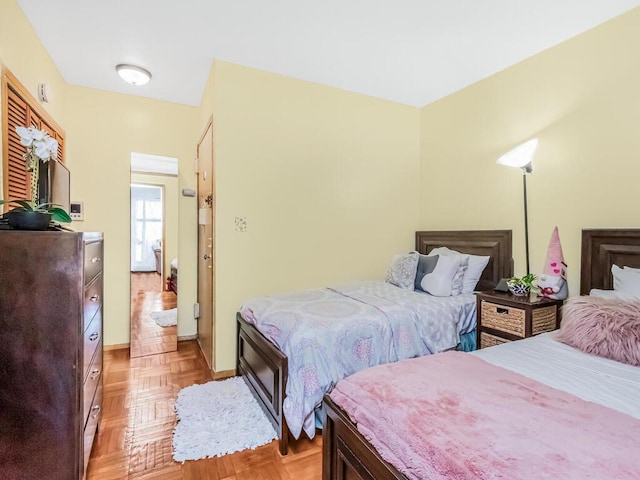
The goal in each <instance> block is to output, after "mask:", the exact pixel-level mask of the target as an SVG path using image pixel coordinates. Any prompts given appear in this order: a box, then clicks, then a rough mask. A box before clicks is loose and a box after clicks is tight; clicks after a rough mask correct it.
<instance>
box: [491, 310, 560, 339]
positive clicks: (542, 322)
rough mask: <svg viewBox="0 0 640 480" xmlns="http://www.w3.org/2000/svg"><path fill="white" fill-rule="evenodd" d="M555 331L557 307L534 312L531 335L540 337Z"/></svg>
mask: <svg viewBox="0 0 640 480" xmlns="http://www.w3.org/2000/svg"><path fill="white" fill-rule="evenodd" d="M483 319H484V317H483ZM555 329H556V307H545V308H538V309H536V310H534V311H533V322H532V325H531V335H538V334H539V333H544V332H550V331H551V330H555Z"/></svg>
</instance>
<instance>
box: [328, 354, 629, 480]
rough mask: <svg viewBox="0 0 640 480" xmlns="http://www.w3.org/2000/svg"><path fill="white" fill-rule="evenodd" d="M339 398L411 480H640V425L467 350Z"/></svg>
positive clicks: (408, 365) (401, 365) (383, 369)
mask: <svg viewBox="0 0 640 480" xmlns="http://www.w3.org/2000/svg"><path fill="white" fill-rule="evenodd" d="M331 398H332V399H333V400H334V401H335V402H336V403H337V404H338V405H340V406H341V407H342V408H343V409H344V410H345V411H346V412H347V414H348V415H349V416H350V417H351V419H352V420H353V421H354V422H355V423H356V424H357V426H358V430H359V431H360V432H361V433H362V434H363V435H364V436H365V438H367V439H368V440H369V441H370V442H371V443H372V444H373V446H374V447H375V448H376V450H378V452H379V453H380V454H381V456H382V457H383V458H384V459H385V460H387V461H388V462H389V463H391V464H392V465H394V466H395V467H396V468H397V469H398V470H400V471H401V472H402V473H404V474H405V475H406V476H407V477H409V478H411V479H429V480H435V479H445V478H446V479H497V478H500V479H510V480H515V479H526V480H538V479H563V480H566V479H576V480H577V479H580V480H583V479H602V480H614V479H634V480H637V479H640V420H638V419H635V418H633V417H630V416H627V415H625V414H622V413H619V412H617V411H615V410H611V409H609V408H606V407H603V406H600V405H596V404H594V403H590V402H586V401H584V400H581V399H579V398H577V397H574V396H573V395H570V394H568V393H564V392H561V391H559V390H556V389H553V388H551V387H548V386H546V385H544V384H541V383H539V382H537V381H535V380H531V379H529V378H527V377H524V376H522V375H519V374H517V373H514V372H511V371H508V370H505V369H503V368H500V367H496V366H494V365H491V364H489V363H487V362H485V361H484V360H481V359H479V358H477V357H475V356H472V355H468V354H465V353H460V352H447V353H443V354H439V355H432V356H429V357H422V358H416V359H414V360H406V361H402V362H398V363H395V364H389V365H382V366H379V367H373V368H370V369H367V370H364V371H361V372H358V373H356V374H355V375H352V376H351V377H349V378H347V379H345V380H342V381H340V382H339V383H338V384H337V386H336V388H335V389H334V390H333V392H332V393H331Z"/></svg>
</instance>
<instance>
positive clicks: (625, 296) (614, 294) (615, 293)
mask: <svg viewBox="0 0 640 480" xmlns="http://www.w3.org/2000/svg"><path fill="white" fill-rule="evenodd" d="M589 296H590V297H600V298H616V299H618V300H624V301H626V302H635V301H640V295H634V294H633V293H629V292H622V291H620V290H600V289H598V288H592V289H591V291H590V292H589Z"/></svg>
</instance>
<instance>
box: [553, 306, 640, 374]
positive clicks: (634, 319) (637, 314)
mask: <svg viewBox="0 0 640 480" xmlns="http://www.w3.org/2000/svg"><path fill="white" fill-rule="evenodd" d="M556 338H557V339H558V340H560V341H561V342H564V343H566V344H568V345H571V346H573V347H576V348H578V349H579V350H582V351H583V352H586V353H590V354H592V355H597V356H599V357H604V358H609V359H611V360H616V361H618V362H622V363H626V364H629V365H635V366H640V302H623V301H621V300H614V299H608V298H600V297H574V298H570V299H569V300H567V302H566V303H565V305H564V307H562V326H561V328H560V330H559V331H558V333H557V334H556Z"/></svg>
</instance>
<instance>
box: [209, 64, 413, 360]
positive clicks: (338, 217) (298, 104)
mask: <svg viewBox="0 0 640 480" xmlns="http://www.w3.org/2000/svg"><path fill="white" fill-rule="evenodd" d="M211 113H213V114H214V122H215V130H214V138H215V162H216V191H217V211H216V215H217V216H216V244H215V247H216V285H217V290H216V304H215V309H216V332H215V336H216V344H215V357H216V358H215V366H214V368H215V370H216V371H223V370H228V369H233V368H235V334H236V324H235V312H236V311H237V310H238V308H239V307H240V305H241V304H242V303H243V301H245V300H246V299H249V298H251V297H255V296H259V295H266V294H272V293H276V292H283V291H291V290H301V289H306V288H313V287H321V286H324V285H330V284H339V283H341V282H351V281H356V280H362V279H379V278H381V277H382V276H383V275H384V273H385V270H386V267H387V265H388V262H389V260H390V258H391V256H392V255H393V254H394V253H398V252H400V251H405V250H409V249H411V248H412V247H413V243H414V238H413V232H414V231H415V227H416V225H417V222H418V205H419V198H420V197H419V185H418V174H419V163H418V109H416V108H412V107H407V106H402V105H398V104H394V103H392V102H387V101H383V100H379V99H375V98H371V97H367V96H364V95H358V94H354V93H349V92H346V91H342V90H339V89H335V88H329V87H324V86H321V85H317V84H313V83H310V82H305V81H301V80H296V79H293V78H288V77H284V76H280V75H275V74H270V73H266V72H263V71H259V70H254V69H251V68H247V67H242V66H239V65H234V64H231V63H226V62H221V61H216V63H215V67H214V69H213V70H212V75H211V78H210V79H209V87H208V90H207V92H205V95H204V96H203V104H202V105H201V113H200V118H201V123H202V127H201V128H200V130H202V128H203V127H204V122H205V121H206V119H207V118H208V117H209V115H210V114H211ZM237 216H238V217H246V219H247V230H246V232H244V233H242V232H238V231H236V229H235V223H234V222H235V217H237Z"/></svg>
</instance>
